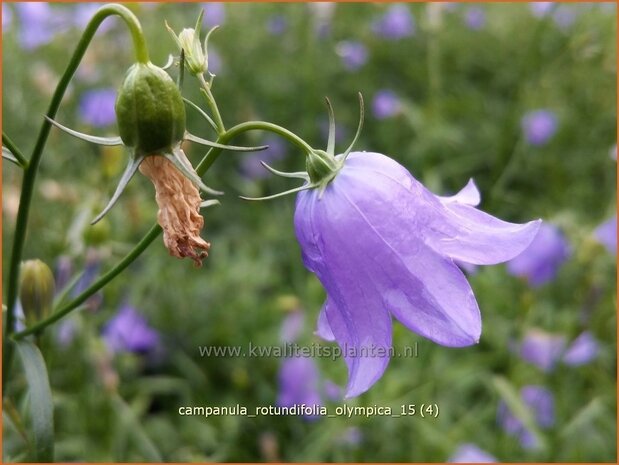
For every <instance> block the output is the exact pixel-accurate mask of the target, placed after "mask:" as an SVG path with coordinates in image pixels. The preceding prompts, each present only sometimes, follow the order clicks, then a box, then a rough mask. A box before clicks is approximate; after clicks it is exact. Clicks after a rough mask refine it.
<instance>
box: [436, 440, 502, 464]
mask: <svg viewBox="0 0 619 465" xmlns="http://www.w3.org/2000/svg"><path fill="white" fill-rule="evenodd" d="M495 462H498V460H497V459H496V458H495V457H493V456H492V455H490V454H489V453H488V452H486V451H485V450H483V449H480V448H479V447H478V446H476V445H475V444H473V443H470V442H467V443H464V444H460V445H459V446H458V448H457V449H456V451H455V452H454V453H453V455H452V456H451V457H449V458H448V459H447V463H495Z"/></svg>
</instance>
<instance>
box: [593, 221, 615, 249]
mask: <svg viewBox="0 0 619 465" xmlns="http://www.w3.org/2000/svg"><path fill="white" fill-rule="evenodd" d="M593 235H594V236H595V239H596V240H597V241H598V242H599V243H600V244H602V245H603V246H604V247H606V248H607V249H608V251H609V252H610V253H613V254H615V255H617V215H615V216H613V217H612V218H610V219H609V220H607V221H605V222H604V223H602V224H601V225H599V226H598V227H597V228H596V230H595V231H594V232H593Z"/></svg>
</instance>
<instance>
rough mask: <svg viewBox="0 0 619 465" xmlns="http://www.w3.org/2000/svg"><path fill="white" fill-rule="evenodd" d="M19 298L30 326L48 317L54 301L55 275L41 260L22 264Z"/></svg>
mask: <svg viewBox="0 0 619 465" xmlns="http://www.w3.org/2000/svg"><path fill="white" fill-rule="evenodd" d="M20 276H21V279H20V287H19V298H20V300H21V305H22V308H23V310H24V315H25V316H26V324H27V325H28V326H30V325H32V324H34V323H36V322H37V321H40V320H42V319H44V318H46V317H47V316H48V315H49V314H50V313H51V310H52V304H53V301H54V292H55V285H54V275H53V274H52V270H50V269H49V267H48V266H47V265H46V264H45V263H43V262H42V261H41V260H27V261H25V262H23V263H22V266H21V274H20Z"/></svg>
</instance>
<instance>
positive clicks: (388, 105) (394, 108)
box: [372, 89, 402, 119]
mask: <svg viewBox="0 0 619 465" xmlns="http://www.w3.org/2000/svg"><path fill="white" fill-rule="evenodd" d="M401 109H402V103H401V102H400V99H399V97H398V96H397V95H396V93H395V92H393V91H392V90H389V89H381V90H379V91H378V92H376V94H375V95H374V100H373V101H372V113H373V114H374V117H375V118H376V119H386V118H391V117H393V116H395V115H397V114H398V113H399V112H400V110H401Z"/></svg>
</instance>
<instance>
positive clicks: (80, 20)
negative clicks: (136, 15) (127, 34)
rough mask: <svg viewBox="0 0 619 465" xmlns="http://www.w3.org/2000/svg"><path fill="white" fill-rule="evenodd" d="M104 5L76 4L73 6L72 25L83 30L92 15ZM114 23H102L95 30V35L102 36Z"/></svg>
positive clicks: (110, 21)
mask: <svg viewBox="0 0 619 465" xmlns="http://www.w3.org/2000/svg"><path fill="white" fill-rule="evenodd" d="M103 5H105V4H104V3H78V4H76V5H75V7H74V10H73V14H72V19H73V25H74V26H75V27H78V28H80V29H83V28H85V27H86V26H87V25H88V23H89V22H90V20H91V19H92V17H93V16H94V14H95V13H96V12H97V10H98V9H99V8H101V7H102V6H103ZM114 24H115V22H114V21H112V20H109V19H108V20H107V21H103V22H102V23H101V26H99V28H98V29H97V34H102V33H105V32H107V31H109V30H110V29H111V28H113V27H114Z"/></svg>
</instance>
